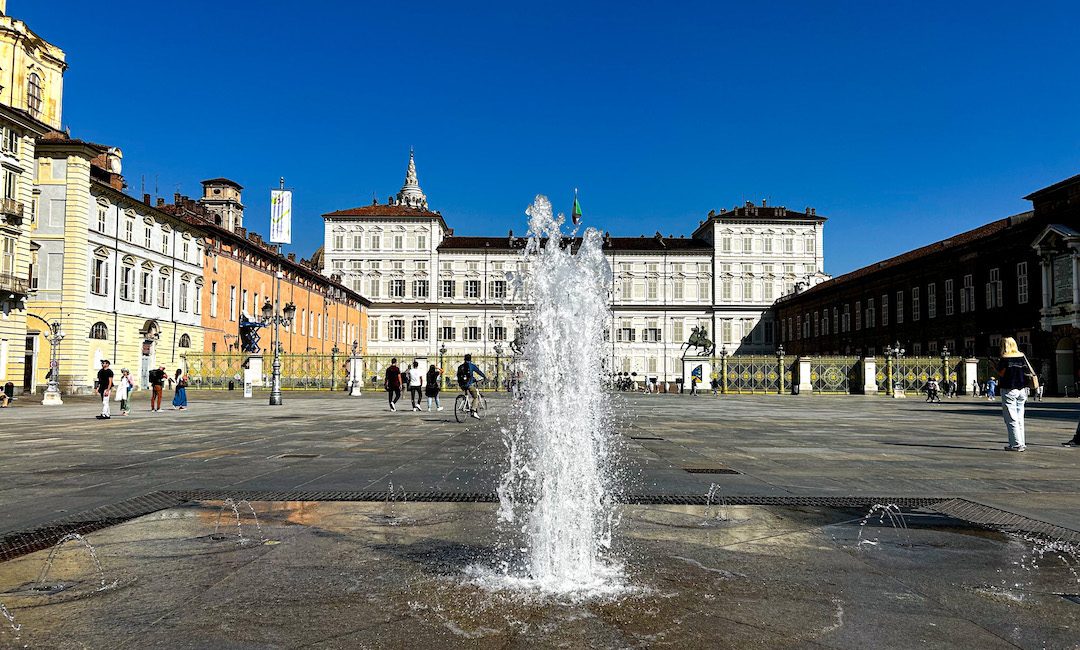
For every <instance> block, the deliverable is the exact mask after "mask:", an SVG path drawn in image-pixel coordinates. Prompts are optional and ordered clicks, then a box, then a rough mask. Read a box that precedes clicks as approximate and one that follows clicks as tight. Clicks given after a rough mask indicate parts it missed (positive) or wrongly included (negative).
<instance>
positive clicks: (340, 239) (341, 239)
mask: <svg viewBox="0 0 1080 650" xmlns="http://www.w3.org/2000/svg"><path fill="white" fill-rule="evenodd" d="M334 250H335V251H343V250H345V235H334Z"/></svg>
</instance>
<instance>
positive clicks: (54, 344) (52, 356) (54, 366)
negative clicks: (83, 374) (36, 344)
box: [41, 320, 64, 406]
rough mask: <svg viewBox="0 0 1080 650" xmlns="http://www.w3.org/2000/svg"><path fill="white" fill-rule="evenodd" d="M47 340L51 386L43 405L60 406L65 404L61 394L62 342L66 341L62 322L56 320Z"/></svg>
mask: <svg viewBox="0 0 1080 650" xmlns="http://www.w3.org/2000/svg"><path fill="white" fill-rule="evenodd" d="M46 338H47V339H48V341H49V386H48V388H46V389H45V395H43V396H42V398H41V403H42V404H44V405H46V406H59V405H61V404H63V403H64V400H63V399H61V393H60V341H63V340H64V332H63V330H61V329H60V321H58V320H54V321H53V322H52V323H51V324H50V325H49V334H48V335H47V336H46Z"/></svg>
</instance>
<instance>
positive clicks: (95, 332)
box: [90, 321, 109, 341]
mask: <svg viewBox="0 0 1080 650" xmlns="http://www.w3.org/2000/svg"><path fill="white" fill-rule="evenodd" d="M90 338H92V339H97V340H99V341H107V340H108V339H109V328H108V326H106V325H105V323H102V322H101V321H98V322H96V323H94V325H93V326H92V327H91V328H90Z"/></svg>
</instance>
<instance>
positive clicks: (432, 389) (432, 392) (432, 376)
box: [424, 364, 442, 413]
mask: <svg viewBox="0 0 1080 650" xmlns="http://www.w3.org/2000/svg"><path fill="white" fill-rule="evenodd" d="M441 374H442V370H440V369H438V368H436V367H435V364H431V367H430V368H428V371H427V384H426V385H425V388H424V394H425V395H427V410H428V413H430V412H431V405H432V403H434V404H435V408H436V409H437V410H439V411H441V410H442V404H440V403H439V375H441Z"/></svg>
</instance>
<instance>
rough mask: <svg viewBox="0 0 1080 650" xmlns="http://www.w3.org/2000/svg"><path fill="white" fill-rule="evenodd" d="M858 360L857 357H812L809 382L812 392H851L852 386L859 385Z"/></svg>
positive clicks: (859, 367)
mask: <svg viewBox="0 0 1080 650" xmlns="http://www.w3.org/2000/svg"><path fill="white" fill-rule="evenodd" d="M860 361H861V360H860V359H859V358H858V357H813V358H812V359H811V360H810V384H811V386H813V390H814V393H826V394H835V395H842V394H847V393H850V392H852V390H851V389H852V387H853V386H861V384H860V382H859V378H860V376H861V375H860V373H861V372H862V368H861V366H862V364H861V363H860Z"/></svg>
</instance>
